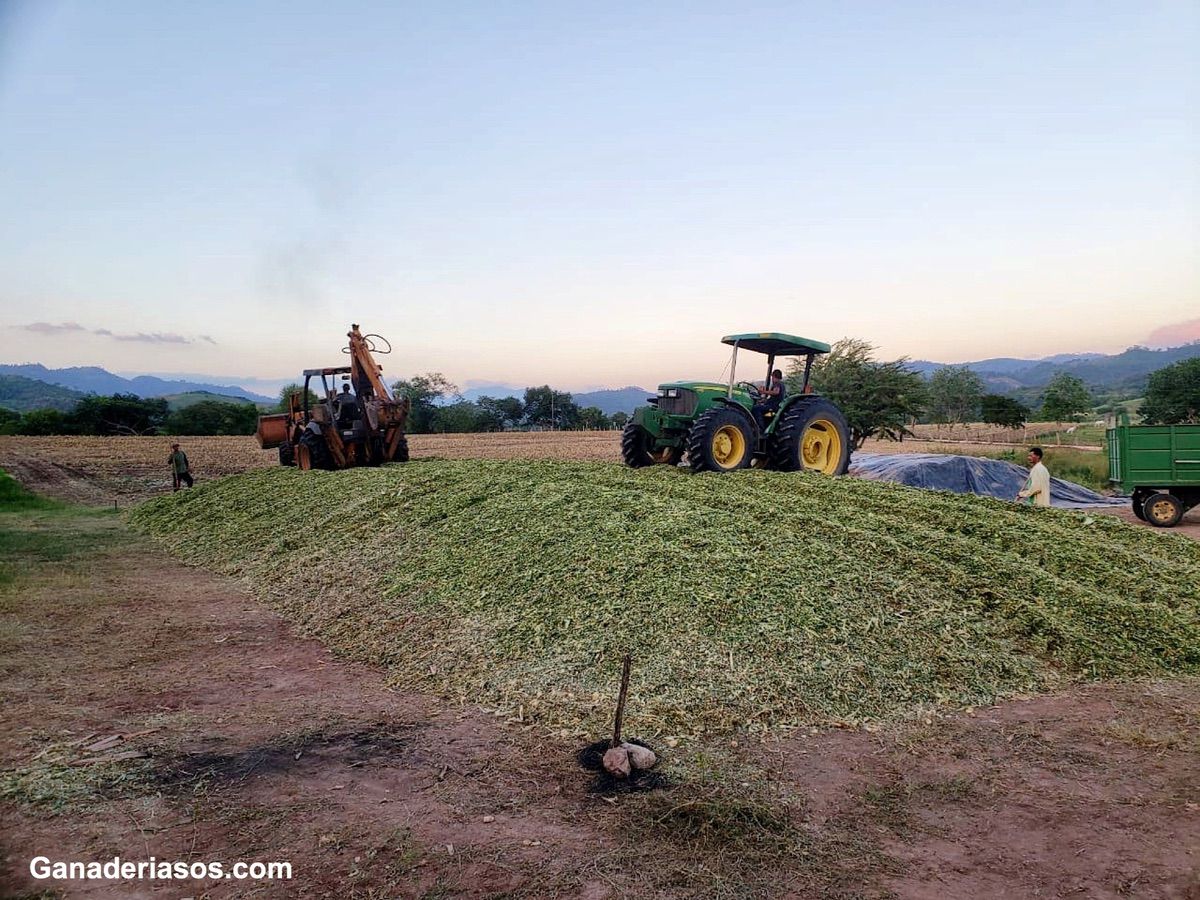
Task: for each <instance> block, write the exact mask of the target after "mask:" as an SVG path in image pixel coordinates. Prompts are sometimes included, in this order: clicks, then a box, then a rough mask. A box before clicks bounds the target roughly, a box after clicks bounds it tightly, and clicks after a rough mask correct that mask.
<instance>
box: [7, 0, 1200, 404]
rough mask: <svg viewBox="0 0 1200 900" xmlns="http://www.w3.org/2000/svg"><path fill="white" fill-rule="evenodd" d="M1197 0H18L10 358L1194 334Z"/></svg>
mask: <svg viewBox="0 0 1200 900" xmlns="http://www.w3.org/2000/svg"><path fill="white" fill-rule="evenodd" d="M1197 47H1200V5H1197V4H1196V3H1195V2H1193V0H1185V2H1178V3H1175V2H1139V3H1130V2H1114V3H1105V2H1086V3H1082V2H1081V3H1012V2H1005V3H998V2H997V3H914V2H886V3H885V2H879V3H866V2H862V3H841V2H839V3H798V2H789V3H756V2H749V3H738V4H729V3H721V4H708V3H696V2H692V3H620V2H618V3H605V4H579V3H570V2H558V3H535V2H523V3H512V2H488V3H453V2H447V3H370V4H355V3H347V4H334V3H329V2H312V3H308V2H294V0H293V2H287V3H283V2H280V3H255V2H244V3H243V2H236V3H235V2H229V3H217V2H208V3H191V4H181V3H150V2H142V3H129V2H104V3H74V2H53V0H32V2H15V3H14V2H12V0H0V362H41V363H44V364H46V365H49V366H68V365H100V366H104V367H105V368H108V369H110V370H113V371H119V372H123V373H131V372H155V373H167V372H177V373H192V374H207V375H212V376H228V377H229V378H231V379H232V378H243V377H258V378H263V379H269V380H270V379H290V378H293V377H294V376H295V375H296V374H298V372H299V370H300V369H301V368H304V367H308V366H319V365H334V364H339V363H340V361H341V360H342V359H344V357H342V356H341V354H340V353H339V348H340V347H341V346H342V344H343V343H344V334H345V331H346V330H347V328H348V326H349V324H350V323H351V322H359V323H361V324H362V326H363V329H364V331H372V332H379V333H382V334H384V335H386V336H387V337H388V338H390V339H391V341H392V344H393V345H394V347H395V352H394V353H393V354H392V355H391V356H390V357H387V358H384V359H383V362H384V366H385V375H387V376H388V377H389V379H390V378H394V377H401V376H406V375H409V374H413V373H416V372H423V371H427V370H440V371H442V372H444V373H445V374H446V375H447V376H448V377H449V378H451V379H452V380H454V381H456V382H458V383H459V384H460V385H461V386H463V387H466V386H468V385H470V384H471V383H474V382H478V381H494V382H507V383H512V384H516V385H524V384H542V383H546V382H549V383H552V384H555V385H557V386H560V387H564V388H567V389H573V390H580V389H586V388H589V387H595V386H600V385H605V386H620V385H626V384H640V385H653V384H656V383H657V382H659V381H662V380H667V379H670V378H676V377H708V378H711V377H716V376H718V375H719V374H720V371H721V368H722V366H723V365H724V363H725V359H726V354H725V348H724V347H722V346H721V345H720V344H719V343H718V341H719V338H720V336H721V335H723V334H727V333H731V332H739V331H760V330H771V331H784V332H791V333H794V334H800V335H804V336H807V337H812V338H816V339H819V340H824V341H833V340H836V339H837V338H840V337H842V336H845V335H850V336H855V337H860V338H864V339H866V340H869V341H871V342H872V343H874V344H876V345H878V347H879V349H880V354H881V356H883V357H887V358H893V357H897V356H910V357H913V358H924V359H935V360H940V361H946V362H956V361H964V360H970V359H980V358H984V357H989V356H1023V357H1035V356H1043V355H1048V354H1054V353H1061V352H1076V351H1078V352H1082V351H1098V352H1117V351H1120V350H1122V349H1124V348H1125V347H1127V346H1129V345H1131V344H1135V343H1158V344H1159V345H1177V344H1182V343H1185V342H1187V341H1188V340H1194V339H1198V338H1200V113H1198V109H1200V63H1198V60H1200V53H1197Z"/></svg>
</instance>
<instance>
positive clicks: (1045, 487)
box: [1017, 447, 1050, 506]
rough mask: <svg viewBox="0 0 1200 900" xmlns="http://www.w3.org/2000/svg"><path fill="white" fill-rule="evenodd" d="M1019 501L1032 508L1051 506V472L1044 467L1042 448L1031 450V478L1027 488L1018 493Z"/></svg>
mask: <svg viewBox="0 0 1200 900" xmlns="http://www.w3.org/2000/svg"><path fill="white" fill-rule="evenodd" d="M1017 499H1018V500H1024V501H1025V502H1027V503H1028V504H1029V505H1030V506H1049V505H1050V470H1049V469H1047V468H1046V467H1045V466H1044V465H1042V448H1041V447H1030V448H1029V477H1028V478H1027V479H1025V487H1024V488H1023V489H1022V490H1020V491H1018V492H1017Z"/></svg>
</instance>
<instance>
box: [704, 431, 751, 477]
mask: <svg viewBox="0 0 1200 900" xmlns="http://www.w3.org/2000/svg"><path fill="white" fill-rule="evenodd" d="M745 456H746V436H745V435H744V434H742V429H740V428H738V427H737V426H736V425H722V426H721V427H720V428H718V429H717V433H716V434H714V435H713V438H712V457H713V459H714V460H716V463H717V465H719V466H720V467H721V468H722V469H733V468H736V467H737V466H738V465H739V464H740V463H741V461H742V460H743V459H744V458H745Z"/></svg>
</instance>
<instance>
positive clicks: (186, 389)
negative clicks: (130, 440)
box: [0, 363, 276, 408]
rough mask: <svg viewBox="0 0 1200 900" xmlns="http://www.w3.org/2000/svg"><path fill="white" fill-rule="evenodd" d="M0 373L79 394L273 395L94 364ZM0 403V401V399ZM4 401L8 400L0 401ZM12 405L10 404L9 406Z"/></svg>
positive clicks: (0, 369)
mask: <svg viewBox="0 0 1200 900" xmlns="http://www.w3.org/2000/svg"><path fill="white" fill-rule="evenodd" d="M0 375H19V376H21V377H23V378H30V379H32V380H34V381H41V382H45V383H46V384H56V385H58V386H59V387H64V388H69V389H71V390H73V391H79V392H80V393H81V394H137V395H138V396H139V397H167V396H170V395H172V394H186V393H191V392H192V391H203V392H206V393H209V394H218V395H220V396H222V397H236V398H237V399H239V400H249V401H251V402H252V403H274V402H275V399H276V398H275V397H267V396H265V395H263V394H255V393H253V392H251V391H248V390H246V389H245V388H240V387H237V386H236V385H225V384H206V383H204V382H201V381H175V380H168V379H165V378H159V377H157V376H155V375H138V376H136V377H134V378H123V377H121V376H120V375H114V374H113V373H112V372H109V371H108V370H107V369H101V368H100V367H98V366H73V367H71V368H69V369H47V368H46V367H45V366H43V365H40V364H38V363H25V364H23V365H0ZM0 403H3V401H0ZM3 405H8V404H3ZM10 408H12V407H10Z"/></svg>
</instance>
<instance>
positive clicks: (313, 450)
mask: <svg viewBox="0 0 1200 900" xmlns="http://www.w3.org/2000/svg"><path fill="white" fill-rule="evenodd" d="M300 446H301V447H303V448H304V449H305V451H306V453H307V456H308V460H309V467H310V468H313V469H332V468H333V454H331V453H330V452H329V445H328V444H326V443H325V438H323V437H322V436H321V435H319V434H314V433H313V432H311V431H306V432H304V434H302V435H300ZM301 468H303V466H301Z"/></svg>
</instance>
